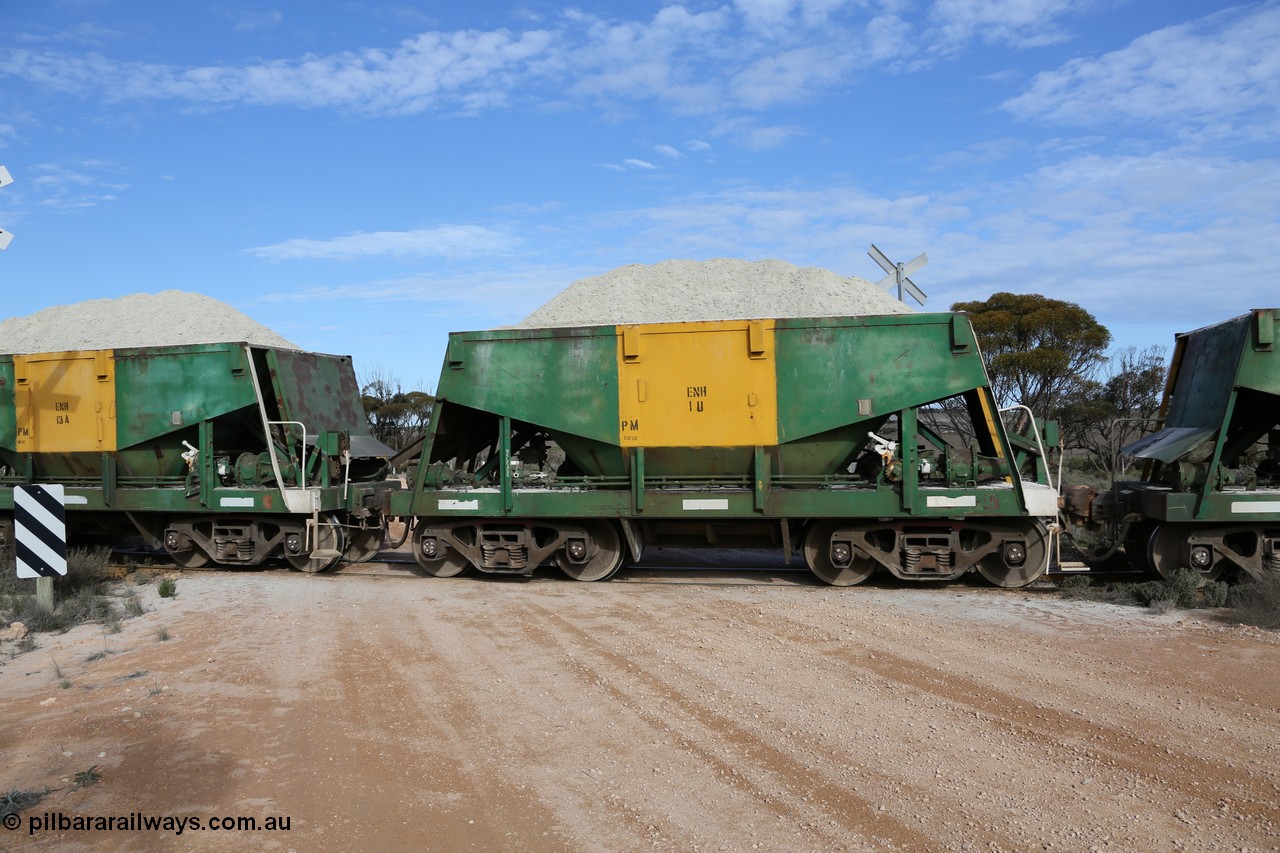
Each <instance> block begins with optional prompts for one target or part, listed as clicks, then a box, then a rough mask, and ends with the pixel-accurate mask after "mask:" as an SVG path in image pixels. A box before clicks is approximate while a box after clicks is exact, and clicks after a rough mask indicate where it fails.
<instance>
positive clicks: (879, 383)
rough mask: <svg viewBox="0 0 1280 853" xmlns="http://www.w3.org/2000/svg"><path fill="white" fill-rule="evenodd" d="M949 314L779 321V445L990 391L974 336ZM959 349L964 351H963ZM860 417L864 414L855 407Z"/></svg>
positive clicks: (964, 324)
mask: <svg viewBox="0 0 1280 853" xmlns="http://www.w3.org/2000/svg"><path fill="white" fill-rule="evenodd" d="M957 316H960V315H953V314H895V315H889V316H871V317H833V318H821V319H788V320H779V321H778V324H777V328H776V331H775V335H776V338H775V340H776V344H775V345H776V349H777V360H778V440H779V441H780V442H782V443H784V444H785V443H787V442H792V441H796V440H799V439H802V438H806V437H809V436H816V435H819V434H822V433H826V432H829V431H831V430H835V429H838V428H840V427H843V426H845V425H847V424H858V423H868V422H873V421H875V420H877V419H879V418H883V417H884V416H886V415H889V414H891V413H893V412H896V411H898V410H900V409H905V408H910V407H912V406H920V405H925V404H927V403H931V402H934V401H936V400H942V399H945V398H947V397H951V396H954V395H956V394H960V393H963V392H965V391H968V390H971V389H973V388H980V387H983V386H985V385H986V384H987V374H986V370H985V368H984V367H983V364H982V357H981V355H979V353H978V349H977V346H976V345H975V344H974V343H973V331H972V329H971V328H970V327H969V324H968V323H967V321H966V322H964V323H963V324H962V325H961V326H960V329H961V330H962V331H963V332H964V333H965V337H964V338H963V339H962V340H961V341H958V342H955V343H954V344H953V340H952V338H953V334H954V329H955V327H954V326H953V319H954V318H955V317H957ZM962 344H963V345H964V346H963V348H961V346H960V345H962ZM862 400H865V401H868V402H867V403H865V404H863V406H864V407H865V408H864V411H865V410H867V409H869V411H870V414H861V413H860V410H859V401H862Z"/></svg>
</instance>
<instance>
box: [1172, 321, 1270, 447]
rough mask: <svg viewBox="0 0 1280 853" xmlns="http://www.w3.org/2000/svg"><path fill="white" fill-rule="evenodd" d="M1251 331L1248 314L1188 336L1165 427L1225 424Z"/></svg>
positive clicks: (1215, 426)
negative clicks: (1228, 404) (1228, 405)
mask: <svg viewBox="0 0 1280 853" xmlns="http://www.w3.org/2000/svg"><path fill="white" fill-rule="evenodd" d="M1248 334H1249V317H1248V315H1245V316H1243V317H1236V318H1234V319H1232V320H1228V321H1227V322H1225V323H1218V324H1217V325H1215V326H1209V327H1207V328H1204V329H1200V330H1199V331H1196V332H1191V333H1189V334H1188V335H1187V343H1186V351H1185V353H1184V354H1183V357H1182V366H1181V367H1180V368H1179V370H1178V378H1177V382H1176V384H1175V386H1174V389H1173V397H1172V399H1171V400H1170V403H1169V414H1168V416H1167V417H1166V418H1165V423H1164V425H1165V426H1166V427H1213V428H1215V429H1216V428H1217V427H1218V426H1219V425H1220V424H1221V423H1222V418H1223V416H1224V415H1225V414H1226V408H1227V401H1228V400H1229V399H1230V398H1231V389H1232V388H1234V387H1235V385H1236V384H1237V383H1236V375H1237V373H1238V372H1240V367H1241V356H1242V355H1243V351H1244V348H1245V342H1246V339H1247V338H1248ZM1277 390H1280V389H1277Z"/></svg>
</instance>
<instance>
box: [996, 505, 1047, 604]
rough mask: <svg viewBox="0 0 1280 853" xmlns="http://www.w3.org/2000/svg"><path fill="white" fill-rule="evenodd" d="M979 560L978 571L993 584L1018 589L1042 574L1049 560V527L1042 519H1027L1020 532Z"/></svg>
mask: <svg viewBox="0 0 1280 853" xmlns="http://www.w3.org/2000/svg"><path fill="white" fill-rule="evenodd" d="M1008 538H1009V539H1012V540H1014V541H1007V542H1004V543H1003V544H1001V545H999V546H997V547H996V549H995V550H994V551H992V552H991V553H990V554H988V555H987V556H985V557H983V558H982V559H981V560H979V561H978V573H979V574H981V575H982V576H983V577H984V578H986V579H987V580H988V581H989V582H991V583H992V584H994V585H995V586H999V587H1004V588H1005V589H1018V588H1019V587H1024V586H1026V585H1027V584H1029V583H1031V582H1032V581H1034V580H1035V579H1036V578H1038V577H1040V576H1041V575H1042V574H1044V570H1045V569H1046V568H1047V567H1048V562H1049V528H1048V527H1046V526H1045V524H1044V522H1042V521H1032V522H1027V526H1026V529H1025V530H1024V531H1023V534H1022V535H1021V536H1014V537H1008Z"/></svg>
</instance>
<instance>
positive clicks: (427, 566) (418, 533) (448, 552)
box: [406, 521, 471, 578]
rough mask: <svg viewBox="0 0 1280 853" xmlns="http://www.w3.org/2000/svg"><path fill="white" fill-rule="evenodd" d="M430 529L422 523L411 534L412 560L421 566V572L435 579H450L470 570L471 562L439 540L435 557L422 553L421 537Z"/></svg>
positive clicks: (429, 524) (427, 524)
mask: <svg viewBox="0 0 1280 853" xmlns="http://www.w3.org/2000/svg"><path fill="white" fill-rule="evenodd" d="M406 523H407V522H406ZM430 529H431V523H430V522H428V521H423V522H421V523H419V524H418V529H417V530H415V531H414V533H413V558H414V559H415V560H417V561H418V565H419V566H422V570H423V571H425V572H426V573H427V574H429V575H431V576H432V577H436V578H452V577H456V576H458V575H460V574H462V573H463V572H465V571H466V570H467V569H469V568H471V561H470V560H468V559H467V557H466V555H465V554H463V553H462V552H461V551H459V550H458V549H457V548H450V547H449V546H448V545H446V544H445V543H444V542H442V541H440V540H439V539H437V540H436V549H437V551H436V556H434V557H428V556H427V555H426V554H425V553H423V550H422V537H423V534H425V533H426V532H427V531H428V530H430Z"/></svg>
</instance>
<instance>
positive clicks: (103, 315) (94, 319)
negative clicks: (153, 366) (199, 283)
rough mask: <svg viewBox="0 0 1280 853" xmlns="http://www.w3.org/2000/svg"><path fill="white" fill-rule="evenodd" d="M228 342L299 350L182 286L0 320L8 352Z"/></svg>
mask: <svg viewBox="0 0 1280 853" xmlns="http://www.w3.org/2000/svg"><path fill="white" fill-rule="evenodd" d="M228 341H244V342H246V343H251V344H257V345H260V346H270V347H281V348H285V349H298V346H297V345H296V344H294V343H291V342H290V341H287V340H285V339H284V338H282V337H280V336H279V335H277V334H276V333H275V332H273V331H271V330H270V329H268V328H267V327H266V326H263V325H262V324H261V323H258V322H257V321H255V320H252V319H250V318H249V317H248V316H246V315H244V314H242V313H240V312H239V311H237V310H236V309H234V308H232V307H231V306H230V305H227V304H226V303H225V302H219V301H218V300H217V299H213V298H212V297H209V296H203V295H201V294H199V293H187V292H186V291H182V290H164V291H161V292H160V293H135V294H133V295H132V296H122V297H120V298H119V299H90V300H88V301H86V302H77V303H75V304H74V305H56V306H54V307H52V308H46V309H44V310H43V311H37V312H36V313H34V314H31V315H29V316H27V317H12V318H10V319H8V320H5V321H4V322H3V323H0V352H3V353H10V354H12V353H33V352H62V351H65V350H81V349H118V348H119V349H124V348H129V347H157V346H175V345H180V344H213V343H223V342H228Z"/></svg>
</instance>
